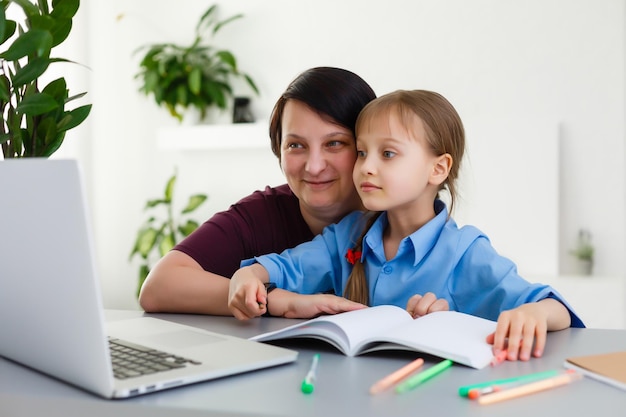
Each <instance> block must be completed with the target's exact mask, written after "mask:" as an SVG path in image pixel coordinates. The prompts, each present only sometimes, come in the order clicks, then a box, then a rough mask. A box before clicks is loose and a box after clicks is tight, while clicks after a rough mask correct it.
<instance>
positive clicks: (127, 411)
mask: <svg viewBox="0 0 626 417" xmlns="http://www.w3.org/2000/svg"><path fill="white" fill-rule="evenodd" d="M140 315H143V313H142V312H138V311H120V310H109V311H107V319H108V320H117V319H123V318H129V317H137V316H140ZM148 316H152V317H157V318H161V319H165V320H170V321H174V322H178V323H183V324H187V325H191V326H195V327H199V328H204V329H207V330H211V331H215V332H220V333H228V334H232V335H234V336H240V337H250V336H253V335H256V334H260V333H263V332H266V331H270V330H276V329H278V328H281V327H284V326H286V325H288V324H293V323H294V321H293V320H287V319H278V318H259V319H255V320H251V321H248V322H239V321H237V320H235V319H234V318H230V317H212V316H199V315H183V314H149V315H148ZM280 344H281V346H285V347H288V348H293V349H296V350H298V351H299V352H300V355H299V357H298V360H297V361H296V362H295V363H292V364H288V365H282V366H278V367H275V368H270V369H265V370H260V371H256V372H250V373H247V374H243V375H236V376H232V377H227V378H222V379H219V380H215V381H210V382H205V383H199V384H196V385H192V386H187V387H181V388H174V389H171V390H168V391H161V392H157V393H154V394H149V395H145V396H141V397H136V398H131V399H126V400H103V399H100V398H98V397H95V396H94V395H92V394H89V393H87V392H84V391H82V390H79V389H77V388H74V387H72V386H69V385H67V384H65V383H62V382H59V381H57V380H54V379H52V378H49V377H47V376H44V375H42V374H39V373H37V372H35V371H32V370H30V369H28V368H25V367H22V366H20V365H17V364H15V363H13V362H10V361H8V360H5V359H3V358H0V415H2V416H3V417H14V416H29V417H30V416H39V415H46V416H52V417H55V416H69V415H89V416H90V417H98V416H108V415H115V416H116V417H125V416H133V417H141V416H144V415H145V416H150V417H160V416H166V415H176V416H180V417H186V416H200V415H202V416H210V415H221V416H298V417H304V416H319V415H325V416H338V415H359V416H362V417H365V416H405V415H406V416H408V415H411V416H415V415H418V414H423V415H439V416H461V415H463V416H473V415H480V416H490V415H493V416H496V415H497V416H500V415H507V416H523V417H528V416H541V415H551V416H553V415H555V414H554V413H555V412H556V413H557V414H558V415H574V416H577V415H598V416H618V415H619V416H622V415H623V413H624V409H626V393H625V392H624V391H621V390H619V389H617V388H614V387H611V386H609V385H605V384H602V383H600V382H597V381H594V380H591V379H587V378H585V379H583V381H581V382H577V383H575V384H571V385H568V386H565V387H561V388H556V389H553V390H550V391H546V392H543V393H538V394H534V395H532V396H529V397H525V398H519V399H515V400H510V401H506V402H503V403H499V404H493V405H489V406H480V405H478V404H477V403H476V402H474V401H470V400H467V399H465V398H461V397H459V396H458V394H457V390H458V387H459V386H461V385H466V384H472V383H476V382H483V381H488V380H492V379H499V378H508V377H511V376H517V375H522V374H527V373H532V372H539V371H543V370H549V369H562V363H563V360H564V359H565V358H566V357H568V356H575V355H585V354H593V353H601V352H607V351H614V350H626V330H601V329H568V330H563V331H560V332H554V333H550V334H549V335H548V346H547V348H546V351H545V354H544V357H542V358H540V359H532V360H531V361H529V362H505V363H503V364H502V365H500V366H498V367H496V368H491V367H488V368H485V369H482V370H474V369H471V368H466V367H463V366H460V365H454V366H453V367H452V368H451V369H450V370H448V371H446V372H444V373H443V374H441V375H439V376H437V377H436V378H435V379H432V380H430V381H428V382H427V383H425V384H424V385H422V386H420V387H418V388H416V389H415V390H413V391H410V392H408V393H405V394H402V395H397V394H395V393H394V392H393V391H392V390H390V391H388V392H383V393H381V394H379V395H376V396H370V395H369V394H368V389H369V387H370V385H371V384H373V383H374V382H376V381H377V380H379V379H380V378H382V377H383V376H385V375H387V374H389V373H391V372H393V371H395V370H396V369H398V368H400V367H401V366H403V365H405V364H406V363H408V362H409V361H410V360H412V359H414V358H415V357H417V356H419V355H418V354H415V353H408V352H386V353H376V354H369V355H365V356H360V357H354V358H350V357H346V356H344V355H342V354H340V353H338V352H337V351H335V350H334V349H333V348H331V347H330V346H328V345H326V344H324V343H322V342H317V341H291V342H281V343H280ZM314 353H321V359H320V363H319V368H318V376H317V383H316V389H315V392H314V393H313V394H311V395H305V394H302V393H301V392H300V383H301V381H302V378H303V377H304V375H305V374H306V372H307V371H308V368H309V366H310V363H311V358H312V356H313V354H314ZM425 359H426V363H427V365H431V364H433V363H435V362H436V361H438V360H439V359H437V358H428V357H425Z"/></svg>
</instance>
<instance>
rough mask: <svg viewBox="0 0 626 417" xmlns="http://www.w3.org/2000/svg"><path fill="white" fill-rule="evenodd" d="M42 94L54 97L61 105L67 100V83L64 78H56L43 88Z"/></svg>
mask: <svg viewBox="0 0 626 417" xmlns="http://www.w3.org/2000/svg"><path fill="white" fill-rule="evenodd" d="M42 93H46V94H48V95H50V96H52V97H54V98H55V99H56V100H57V101H58V102H60V103H63V102H65V99H66V98H67V83H66V82H65V78H57V79H56V80H54V81H51V82H50V83H48V85H46V86H45V87H44V89H43V90H42Z"/></svg>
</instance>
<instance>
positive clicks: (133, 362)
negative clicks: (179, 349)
mask: <svg viewBox="0 0 626 417" xmlns="http://www.w3.org/2000/svg"><path fill="white" fill-rule="evenodd" d="M109 350H110V351H111V361H112V363H113V375H114V376H115V378H117V379H127V378H134V377H138V376H141V375H147V374H154V373H156V372H163V371H169V370H171V369H178V368H184V367H185V366H187V364H192V365H199V364H200V362H198V361H194V360H191V359H186V358H183V357H181V356H177V355H173V354H171V353H167V352H163V351H160V350H156V349H151V348H147V347H145V346H141V345H137V344H135V343H130V342H127V341H124V340H120V339H114V338H111V337H110V338H109Z"/></svg>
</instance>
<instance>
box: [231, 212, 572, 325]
mask: <svg viewBox="0 0 626 417" xmlns="http://www.w3.org/2000/svg"><path fill="white" fill-rule="evenodd" d="M435 211H436V212H437V215H436V216H435V218H433V219H432V220H431V221H429V222H428V223H426V224H425V225H424V226H422V227H421V228H420V229H419V230H417V231H415V232H414V233H412V234H411V235H409V236H407V237H405V238H404V239H403V240H402V241H401V242H400V246H399V247H398V252H397V253H396V255H395V256H394V257H393V258H392V259H390V260H387V259H386V257H385V251H384V248H383V231H384V230H385V228H386V227H387V225H388V221H387V216H386V213H384V212H383V213H382V214H381V215H380V216H379V217H378V219H376V221H375V222H374V223H373V225H372V226H371V228H370V229H369V231H368V232H367V234H366V235H365V237H364V240H363V250H362V255H361V261H362V262H363V264H364V267H365V276H366V277H367V281H368V286H369V300H370V305H372V306H374V305H381V304H393V305H396V306H399V307H402V308H405V307H406V304H407V302H408V300H409V298H410V297H411V296H413V295H414V294H425V293H427V292H432V293H434V294H435V295H436V296H437V298H444V299H446V300H447V301H448V303H449V305H450V310H455V311H460V312H463V313H467V314H472V315H475V316H479V317H484V318H487V319H490V320H497V319H498V316H499V315H500V313H501V312H502V311H504V310H510V309H512V308H515V307H518V306H520V305H522V304H525V303H529V302H534V301H539V300H542V299H544V298H548V297H550V298H554V299H556V300H559V301H560V302H561V303H563V304H564V305H565V306H566V307H567V308H568V310H569V311H570V315H571V318H572V327H584V324H583V322H582V321H581V320H580V318H578V316H577V315H576V314H575V313H574V311H573V309H572V308H571V306H569V304H568V303H567V302H566V301H565V300H564V299H563V297H562V296H561V295H560V294H558V293H557V292H556V291H555V290H554V289H553V288H551V287H550V286H548V285H543V284H536V283H535V284H531V283H529V282H528V281H526V280H524V279H523V278H522V277H520V276H519V275H518V273H517V267H516V266H515V264H514V263H513V262H512V261H511V260H509V259H508V258H505V257H503V256H500V255H498V253H497V252H496V251H495V249H494V248H493V247H492V246H491V243H490V241H489V238H488V237H487V236H485V235H484V234H483V233H482V232H481V231H480V230H478V229H477V228H475V227H473V226H463V227H461V228H459V227H458V226H457V224H456V222H455V221H454V220H453V219H452V218H448V211H447V209H446V206H445V204H444V203H443V202H442V201H440V200H437V201H436V202H435ZM365 217H366V216H365V215H364V213H362V212H354V213H351V214H349V215H348V216H346V217H345V218H343V219H342V220H341V221H340V222H339V223H337V224H332V225H330V226H328V227H326V228H325V229H324V231H323V232H322V234H320V235H318V236H316V237H315V238H314V239H313V240H312V241H310V242H306V243H303V244H300V245H298V246H297V247H295V248H293V249H287V250H285V251H284V252H282V253H281V254H280V255H279V254H270V255H264V256H258V257H256V258H254V259H250V260H246V261H243V262H242V266H244V265H249V264H252V263H254V262H255V261H256V262H258V263H260V264H261V265H262V266H263V267H264V268H265V269H267V271H268V273H269V277H270V281H271V282H274V283H276V286H277V287H278V288H283V289H286V290H289V291H292V292H297V293H302V294H315V293H319V292H325V291H329V290H332V291H334V293H335V294H337V295H343V293H344V288H345V285H346V282H347V280H348V277H349V276H350V272H351V271H352V265H351V264H350V263H349V262H348V260H347V259H346V257H345V255H346V253H347V251H348V249H351V248H354V246H355V242H356V240H357V239H358V237H359V236H360V235H361V233H362V230H363V227H364V222H365Z"/></svg>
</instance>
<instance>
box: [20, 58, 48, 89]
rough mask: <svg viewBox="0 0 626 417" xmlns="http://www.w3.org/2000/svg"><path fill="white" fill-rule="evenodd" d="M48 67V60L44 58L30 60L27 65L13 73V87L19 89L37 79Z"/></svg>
mask: <svg viewBox="0 0 626 417" xmlns="http://www.w3.org/2000/svg"><path fill="white" fill-rule="evenodd" d="M48 65H50V60H49V59H46V58H35V59H33V60H30V61H29V62H28V64H26V65H24V67H22V68H21V69H19V70H17V71H16V72H15V76H14V77H13V85H15V87H21V86H23V85H25V84H28V83H30V82H32V81H34V80H35V79H37V78H39V77H40V76H41V75H42V74H43V73H44V72H46V69H48Z"/></svg>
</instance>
